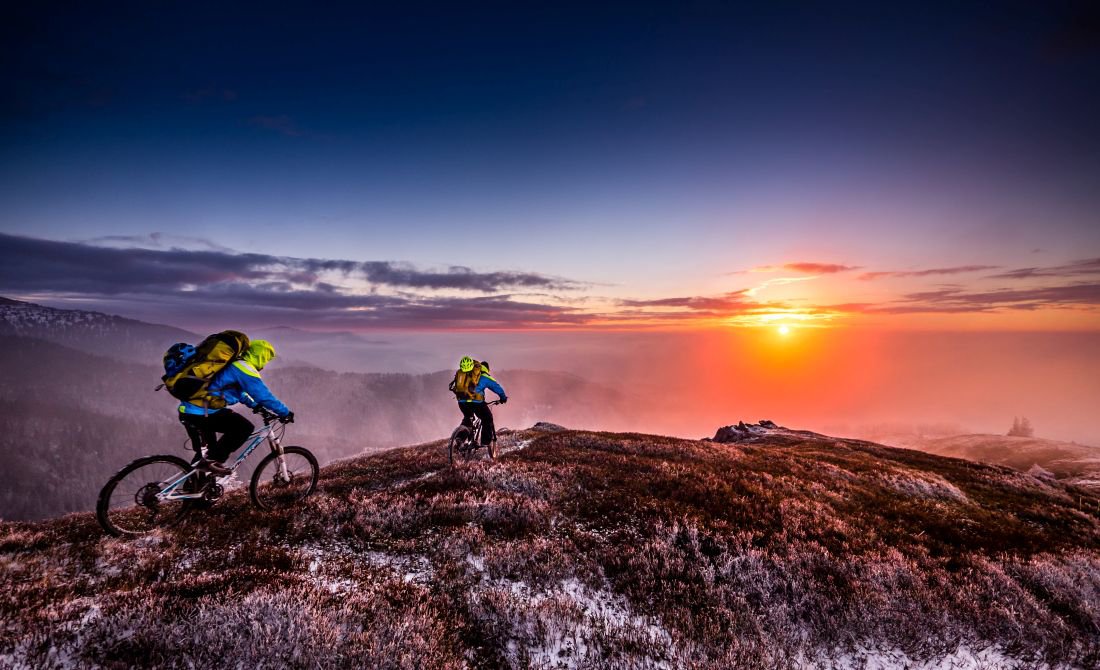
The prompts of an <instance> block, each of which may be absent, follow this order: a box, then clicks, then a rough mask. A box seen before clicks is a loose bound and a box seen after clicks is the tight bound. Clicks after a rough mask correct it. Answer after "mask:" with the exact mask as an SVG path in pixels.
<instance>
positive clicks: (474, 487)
mask: <svg viewBox="0 0 1100 670" xmlns="http://www.w3.org/2000/svg"><path fill="white" fill-rule="evenodd" d="M502 443H503V445H504V448H505V454H504V456H503V458H502V459H501V460H500V461H498V462H495V463H493V462H488V461H477V462H472V463H469V464H465V465H463V466H461V467H457V468H454V469H448V468H447V467H446V454H445V450H444V446H443V444H442V443H439V442H436V443H431V444H426V445H422V446H418V447H411V448H404V449H396V450H392V451H388V452H384V453H381V454H374V455H370V456H364V457H361V458H356V459H352V460H348V461H343V462H339V463H336V464H333V465H331V466H329V467H327V468H325V469H324V470H323V472H322V481H321V488H320V490H319V492H318V493H317V494H316V495H315V496H314V497H313V498H311V499H310V500H309V501H308V502H307V504H305V505H304V506H303V507H302V508H300V509H297V510H295V511H292V512H287V513H277V514H271V513H261V512H259V511H257V510H255V509H253V508H252V507H250V506H249V505H248V503H247V494H246V493H245V492H243V491H237V492H235V493H233V494H231V495H230V496H229V497H228V499H227V500H223V501H222V502H220V503H219V504H218V505H217V506H216V507H215V508H214V509H213V510H211V511H209V512H206V513H203V514H201V515H198V516H195V517H194V518H192V519H190V520H189V521H187V522H185V523H184V524H182V525H180V526H179V527H177V528H175V529H171V530H168V531H165V532H162V533H159V534H156V535H153V536H149V537H146V538H142V539H138V540H120V539H113V538H106V537H104V536H103V535H102V534H101V533H100V531H99V529H98V527H97V526H96V524H95V521H94V519H93V518H92V516H91V515H88V514H78V515H71V516H68V517H64V518H62V519H57V520H54V521H48V522H42V523H6V524H2V525H0V580H2V581H0V587H2V588H0V621H2V623H0V666H3V667H9V666H11V667H33V668H38V667H51V666H63V667H64V666H69V667H82V666H102V667H119V668H122V667H130V666H133V665H151V666H160V667H241V668H259V667H271V668H277V667H303V668H304V667H392V668H459V667H470V668H496V667H546V668H549V667H584V668H601V667H607V668H631V667H666V668H681V667H698V668H739V667H743V668H758V667H780V668H782V667H792V668H797V667H907V666H908V667H1020V668H1034V667H1043V666H1044V665H1045V666H1050V667H1080V668H1088V667H1096V666H1097V664H1100V513H1098V511H1097V510H1098V504H1100V500H1098V499H1097V497H1096V496H1095V494H1093V493H1089V492H1088V491H1085V490H1082V489H1078V488H1075V487H1073V486H1071V485H1067V484H1064V483H1060V482H1057V481H1054V480H1051V479H1049V478H1037V477H1034V476H1031V475H1029V474H1025V473H1021V472H1018V471H1014V470H1011V469H1008V468H1005V467H999V466H992V465H980V464H976V463H971V462H968V461H963V460H958V459H953V458H944V457H938V456H934V455H930V454H925V453H921V452H915V451H908V450H902V449H893V448H888V447H882V446H879V445H875V444H871V443H866V442H857V441H847V440H839V439H835V438H827V437H824V436H817V435H813V434H804V433H795V432H791V431H778V430H777V431H764V432H763V433H762V434H760V433H754V434H753V436H752V438H751V439H746V440H745V441H744V442H742V443H731V444H725V443H717V442H707V441H692V440H679V439H672V438H664V437H655V436H650V435H637V434H609V433H591V432H573V431H565V432H541V431H522V432H516V433H510V434H507V435H505V436H502Z"/></svg>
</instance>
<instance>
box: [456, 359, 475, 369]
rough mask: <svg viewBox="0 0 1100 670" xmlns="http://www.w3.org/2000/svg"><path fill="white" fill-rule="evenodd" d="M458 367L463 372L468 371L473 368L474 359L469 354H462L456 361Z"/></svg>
mask: <svg viewBox="0 0 1100 670" xmlns="http://www.w3.org/2000/svg"><path fill="white" fill-rule="evenodd" d="M458 369H459V370H462V371H463V372H469V371H470V370H473V369H474V359H472V358H470V357H469V356H463V357H462V360H461V361H459V362H458Z"/></svg>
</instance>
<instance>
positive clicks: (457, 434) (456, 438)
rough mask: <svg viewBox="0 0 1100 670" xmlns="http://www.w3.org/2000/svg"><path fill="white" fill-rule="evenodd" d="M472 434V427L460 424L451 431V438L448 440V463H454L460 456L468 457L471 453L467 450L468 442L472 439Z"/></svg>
mask: <svg viewBox="0 0 1100 670" xmlns="http://www.w3.org/2000/svg"><path fill="white" fill-rule="evenodd" d="M470 439H471V434H470V429H469V428H468V427H466V426H459V427H458V428H455V429H454V432H453V433H451V439H450V441H449V442H447V464H448V465H454V464H455V459H457V458H458V457H459V456H462V457H464V458H468V457H469V455H468V453H467V452H466V451H465V447H466V444H467V443H468V442H469V441H470Z"/></svg>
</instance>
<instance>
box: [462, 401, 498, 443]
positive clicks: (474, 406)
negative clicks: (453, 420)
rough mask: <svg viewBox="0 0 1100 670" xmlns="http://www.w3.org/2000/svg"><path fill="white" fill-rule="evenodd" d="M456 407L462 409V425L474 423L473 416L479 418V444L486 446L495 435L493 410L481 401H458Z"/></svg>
mask: <svg viewBox="0 0 1100 670" xmlns="http://www.w3.org/2000/svg"><path fill="white" fill-rule="evenodd" d="M458 408H459V409H460V410H462V425H463V426H470V427H471V428H472V427H473V425H474V417H475V416H476V417H477V418H479V419H481V446H483V447H487V446H489V444H490V443H491V442H492V441H493V438H494V437H496V435H497V433H496V427H495V426H494V425H493V410H492V409H490V408H489V405H488V404H487V403H483V402H460V403H458Z"/></svg>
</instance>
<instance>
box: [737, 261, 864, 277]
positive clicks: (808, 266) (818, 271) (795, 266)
mask: <svg viewBox="0 0 1100 670" xmlns="http://www.w3.org/2000/svg"><path fill="white" fill-rule="evenodd" d="M859 269H860V267H859V266H858V265H840V264H838V263H811V262H807V261H797V262H794V263H784V264H782V265H759V266H757V267H754V268H752V269H751V270H749V272H798V273H801V274H808V275H831V274H837V273H839V272H851V271H852V270H859Z"/></svg>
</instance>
